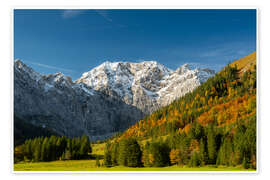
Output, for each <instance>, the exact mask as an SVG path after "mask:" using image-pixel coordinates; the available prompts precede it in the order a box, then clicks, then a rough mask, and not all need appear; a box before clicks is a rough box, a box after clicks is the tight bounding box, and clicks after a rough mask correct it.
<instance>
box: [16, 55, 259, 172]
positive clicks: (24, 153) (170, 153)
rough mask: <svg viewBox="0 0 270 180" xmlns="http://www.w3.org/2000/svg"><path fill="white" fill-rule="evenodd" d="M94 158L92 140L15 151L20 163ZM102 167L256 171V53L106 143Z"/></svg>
mask: <svg viewBox="0 0 270 180" xmlns="http://www.w3.org/2000/svg"><path fill="white" fill-rule="evenodd" d="M251 59H252V61H251ZM91 152H92V148H91V144H90V140H89V139H88V137H87V136H82V137H78V138H72V139H71V138H67V137H58V136H50V137H37V138H33V139H28V140H26V141H25V142H24V143H23V144H21V145H19V146H16V148H15V162H19V161H34V162H38V161H54V160H71V159H89V158H90V154H91ZM97 164H98V166H99V159H97ZM103 164H104V165H105V166H106V167H113V166H127V167H164V166H171V165H177V166H189V167H200V166H206V165H215V166H242V167H243V168H246V169H247V168H252V169H256V52H255V53H253V54H251V55H249V56H247V57H245V58H243V59H240V60H238V61H236V62H234V63H232V64H230V65H227V66H226V67H224V69H223V70H222V71H221V72H219V73H217V74H216V75H215V76H214V77H211V78H209V79H208V80H207V81H206V82H205V83H203V84H202V85H201V86H199V87H198V88H197V89H195V90H194V91H192V92H190V93H188V94H186V95H185V96H183V97H181V98H179V99H177V100H175V101H174V102H173V103H171V104H170V105H168V106H166V107H163V108H161V109H159V110H158V111H156V112H154V113H152V114H150V115H149V116H146V117H145V118H144V119H143V120H140V121H139V122H137V123H136V124H135V125H133V126H131V127H130V128H129V129H127V130H126V131H125V132H123V133H119V134H117V135H116V136H114V137H112V138H110V139H107V140H106V147H105V149H104V160H103Z"/></svg>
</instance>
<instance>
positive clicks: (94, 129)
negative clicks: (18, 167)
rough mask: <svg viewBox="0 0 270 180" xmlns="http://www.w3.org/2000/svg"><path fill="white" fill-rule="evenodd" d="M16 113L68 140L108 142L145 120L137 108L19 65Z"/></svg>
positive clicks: (60, 77)
mask: <svg viewBox="0 0 270 180" xmlns="http://www.w3.org/2000/svg"><path fill="white" fill-rule="evenodd" d="M14 113H15V114H16V116H18V117H20V118H23V119H27V120H29V121H30V123H32V124H34V125H37V126H41V127H47V126H48V127H50V128H51V129H53V130H54V131H56V132H57V133H59V134H61V135H66V136H79V135H82V134H87V135H89V136H90V137H91V138H92V139H94V140H95V139H104V138H106V137H109V136H111V135H112V134H113V133H115V132H119V131H123V130H125V129H126V128H128V127H130V126H131V125H132V124H134V123H135V122H136V121H138V120H139V119H141V118H142V117H143V113H142V112H141V111H140V110H138V109H137V108H136V107H134V106H131V105H128V104H125V103H124V102H122V101H120V100H117V99H115V98H112V97H110V96H107V95H106V94H102V93H99V92H97V91H95V90H93V89H90V88H87V87H84V85H83V84H80V83H76V84H75V83H73V82H72V81H71V79H70V78H68V77H66V76H64V75H63V74H61V73H57V74H53V75H48V76H42V75H40V74H38V73H36V72H34V71H33V70H32V69H31V68H29V67H27V66H26V65H24V64H23V63H22V62H21V61H18V60H17V61H16V62H15V68H14Z"/></svg>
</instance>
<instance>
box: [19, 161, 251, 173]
mask: <svg viewBox="0 0 270 180" xmlns="http://www.w3.org/2000/svg"><path fill="white" fill-rule="evenodd" d="M101 163H102V161H101ZM14 171H254V170H253V169H243V168H242V167H215V166H205V167H196V168H193V167H192V168H191V167H179V166H169V167H142V168H130V167H123V166H116V167H111V168H107V167H97V166H96V161H95V160H67V161H52V162H34V163H31V162H28V163H17V164H14Z"/></svg>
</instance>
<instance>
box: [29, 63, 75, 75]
mask: <svg viewBox="0 0 270 180" xmlns="http://www.w3.org/2000/svg"><path fill="white" fill-rule="evenodd" d="M24 62H26V63H29V64H32V65H35V66H39V67H43V68H47V69H53V70H57V71H63V72H69V73H73V72H75V71H73V70H71V69H66V68H60V67H56V66H51V65H47V64H41V63H37V62H32V61H24Z"/></svg>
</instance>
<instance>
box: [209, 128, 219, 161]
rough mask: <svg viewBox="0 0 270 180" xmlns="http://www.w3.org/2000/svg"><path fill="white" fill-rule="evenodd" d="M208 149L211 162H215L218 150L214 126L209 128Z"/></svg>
mask: <svg viewBox="0 0 270 180" xmlns="http://www.w3.org/2000/svg"><path fill="white" fill-rule="evenodd" d="M207 149H208V157H209V163H210V164H215V163H216V154H217V152H216V140H215V132H214V128H213V126H211V127H209V128H208V134H207Z"/></svg>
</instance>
